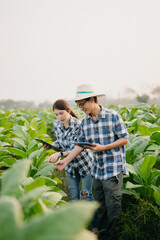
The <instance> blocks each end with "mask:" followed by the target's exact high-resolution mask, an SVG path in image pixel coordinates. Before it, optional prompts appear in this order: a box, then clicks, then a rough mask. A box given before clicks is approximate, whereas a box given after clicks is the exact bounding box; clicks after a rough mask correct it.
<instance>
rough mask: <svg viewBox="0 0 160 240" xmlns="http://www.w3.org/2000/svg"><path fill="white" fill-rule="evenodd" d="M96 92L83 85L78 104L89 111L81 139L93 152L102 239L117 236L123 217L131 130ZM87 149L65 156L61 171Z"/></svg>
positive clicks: (59, 163) (78, 95) (95, 191)
mask: <svg viewBox="0 0 160 240" xmlns="http://www.w3.org/2000/svg"><path fill="white" fill-rule="evenodd" d="M98 96H102V94H96V93H95V92H94V90H93V89H92V87H91V86H90V85H80V86H78V89H77V95H76V99H75V101H76V103H77V105H78V106H79V107H80V108H81V109H82V110H83V111H84V112H85V113H86V117H84V119H83V120H82V124H81V125H82V134H81V136H80V137H79V141H80V142H89V143H92V144H93V145H94V146H93V147H90V146H87V148H89V149H90V150H92V151H93V157H94V166H93V171H92V176H93V178H94V193H95V200H96V201H98V202H100V203H101V205H100V208H99V209H98V230H99V239H101V240H106V239H107V240H113V239H117V236H116V231H115V225H116V223H117V221H118V219H119V217H120V216H121V213H122V208H121V199H122V184H123V174H127V173H128V171H127V168H126V160H125V148H124V145H125V144H127V143H128V132H127V129H126V126H125V124H124V122H123V120H122V118H121V116H120V115H119V114H118V113H117V112H116V111H114V110H110V109H106V108H103V107H102V106H100V105H98V102H97V97H98ZM82 150H83V149H82V148H81V147H79V146H76V147H75V148H74V149H73V150H72V152H71V153H70V154H69V155H68V156H67V157H66V158H65V159H64V160H60V161H58V162H57V163H56V165H57V168H58V170H59V171H61V170H62V169H63V168H64V167H65V166H66V165H67V164H68V163H69V162H70V161H72V160H73V159H74V158H75V157H76V156H77V155H78V154H79V153H80V152H81V151H82Z"/></svg>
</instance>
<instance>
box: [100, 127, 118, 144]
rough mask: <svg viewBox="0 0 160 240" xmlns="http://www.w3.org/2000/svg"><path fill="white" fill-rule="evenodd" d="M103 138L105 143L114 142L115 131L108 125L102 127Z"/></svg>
mask: <svg viewBox="0 0 160 240" xmlns="http://www.w3.org/2000/svg"><path fill="white" fill-rule="evenodd" d="M101 134H102V135H101V140H102V142H103V144H105V145H106V144H109V143H112V142H114V136H115V135H114V132H113V130H112V129H109V128H107V127H106V126H103V127H102V133H101Z"/></svg>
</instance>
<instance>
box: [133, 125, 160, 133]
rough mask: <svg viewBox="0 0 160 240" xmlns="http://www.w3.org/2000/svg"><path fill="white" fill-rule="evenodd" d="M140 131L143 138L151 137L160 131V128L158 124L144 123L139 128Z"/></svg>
mask: <svg viewBox="0 0 160 240" xmlns="http://www.w3.org/2000/svg"><path fill="white" fill-rule="evenodd" d="M138 130H139V131H140V133H141V134H142V136H150V135H151V134H152V133H153V132H155V131H160V127H159V126H158V125H156V124H151V123H148V122H144V123H143V124H140V125H139V126H138Z"/></svg>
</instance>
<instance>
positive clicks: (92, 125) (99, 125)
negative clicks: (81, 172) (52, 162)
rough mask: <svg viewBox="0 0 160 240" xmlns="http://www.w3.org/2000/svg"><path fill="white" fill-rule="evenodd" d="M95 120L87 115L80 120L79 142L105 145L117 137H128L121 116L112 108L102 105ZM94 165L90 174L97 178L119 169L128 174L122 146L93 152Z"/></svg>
mask: <svg viewBox="0 0 160 240" xmlns="http://www.w3.org/2000/svg"><path fill="white" fill-rule="evenodd" d="M100 107H101V111H100V113H99V115H98V118H97V119H96V120H93V119H92V117H91V116H90V115H87V116H86V117H84V119H83V120H82V124H81V125H82V135H81V136H80V138H79V141H80V142H84V141H85V142H86V141H87V142H90V143H99V144H102V145H107V144H110V143H113V142H114V141H116V140H117V139H119V138H128V132H127V129H126V126H125V124H124V122H123V120H122V118H121V116H120V115H119V114H118V113H117V112H115V111H114V110H110V109H106V108H104V107H102V106H100ZM93 157H94V167H93V172H92V176H93V177H94V178H95V179H97V180H106V179H109V178H111V177H113V176H116V175H117V174H118V173H120V172H121V171H123V172H124V174H128V171H127V167H126V160H125V148H124V146H121V147H118V148H115V149H110V150H106V151H102V152H97V153H93Z"/></svg>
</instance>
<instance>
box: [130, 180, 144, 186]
mask: <svg viewBox="0 0 160 240" xmlns="http://www.w3.org/2000/svg"><path fill="white" fill-rule="evenodd" d="M141 187H144V186H143V185H140V184H133V183H131V182H129V181H128V182H127V183H126V188H141Z"/></svg>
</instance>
